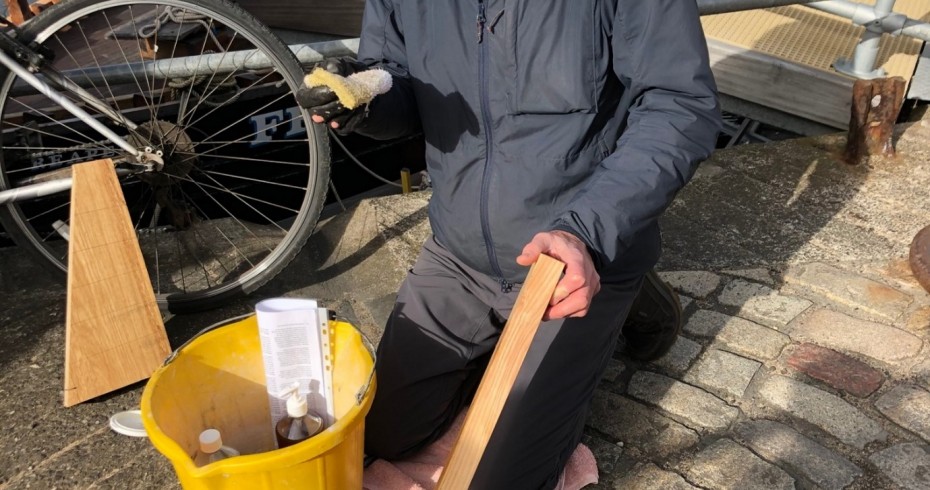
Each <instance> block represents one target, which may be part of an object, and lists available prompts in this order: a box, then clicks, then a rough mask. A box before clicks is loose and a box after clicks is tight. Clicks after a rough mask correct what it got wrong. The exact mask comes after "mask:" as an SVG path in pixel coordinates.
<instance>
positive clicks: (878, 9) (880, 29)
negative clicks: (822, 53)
mask: <svg viewBox="0 0 930 490" xmlns="http://www.w3.org/2000/svg"><path fill="white" fill-rule="evenodd" d="M697 4H698V10H699V11H700V13H701V15H711V14H720V13H726V12H737V11H740V10H752V9H759V8H771V7H782V6H786V5H796V4H803V5H804V6H806V7H810V8H813V9H817V10H820V11H822V12H827V13H830V14H833V15H837V16H840V17H844V18H846V19H849V20H851V21H852V23H853V24H856V25H859V26H863V27H865V32H864V33H863V34H862V37H861V38H860V39H859V43H858V44H857V45H856V49H855V51H854V52H853V56H852V58H850V59H840V60H837V61H836V62H835V63H834V65H833V66H834V68H835V69H836V70H837V71H838V72H840V73H844V74H846V75H850V76H853V77H856V78H878V77H882V76H884V75H885V72H884V71H883V70H882V69H880V68H878V69H876V68H875V63H876V60H877V58H878V51H879V47H880V46H879V45H880V43H881V38H882V34H891V35H905V36H910V37H915V38H917V39H921V40H923V41H928V42H930V24H928V23H926V22H922V21H919V20H916V19H911V18H908V17H907V16H906V15H904V14H901V13H897V12H895V11H894V4H895V0H875V1H874V3H873V4H871V5H870V4H864V3H856V2H852V1H850V0H814V1H796V0H697Z"/></svg>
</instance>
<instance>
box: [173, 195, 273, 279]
mask: <svg viewBox="0 0 930 490" xmlns="http://www.w3.org/2000/svg"><path fill="white" fill-rule="evenodd" d="M181 193H182V194H184V195H185V196H186V197H187V202H189V203H191V205H192V206H194V208H195V209H197V211H198V212H200V214H201V216H206V213H204V211H203V209H201V208H200V206H198V205H197V203H196V201H195V200H193V199H191V198H190V196H188V195H187V192H185V191H184V190H183V189H181ZM242 226H243V228H245V229H246V231H250V232H251V230H249V229H248V227H247V226H245V225H242ZM213 229H214V230H216V232H217V233H219V234H220V236H222V237H223V239H224V240H226V241H227V242H228V243H229V244H230V245H232V247H233V248H234V249H236V253H238V254H239V255H240V256H242V258H243V259H245V261H246V262H248V263H249V265H250V266H252V267H255V264H253V263H252V261H251V260H249V256H248V255H246V254H245V253H244V252H243V251H242V249H241V248H239V246H238V245H236V244H235V242H233V241H232V240H231V239H230V238H229V235H227V234H226V233H223V230H222V229H221V228H220V227H219V226H216V225H215V224H214V225H213ZM252 236H253V237H255V238H256V239H259V238H258V236H256V235H255V234H254V233H252ZM259 240H260V239H259ZM270 251H271V250H269V252H270ZM217 263H219V264H220V265H221V266H222V267H223V269H224V270H225V271H226V272H229V269H228V268H227V267H226V265H225V264H223V261H221V260H217Z"/></svg>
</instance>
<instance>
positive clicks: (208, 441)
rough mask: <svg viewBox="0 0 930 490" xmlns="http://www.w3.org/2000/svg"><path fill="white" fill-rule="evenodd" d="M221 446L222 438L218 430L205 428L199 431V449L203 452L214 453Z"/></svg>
mask: <svg viewBox="0 0 930 490" xmlns="http://www.w3.org/2000/svg"><path fill="white" fill-rule="evenodd" d="M221 447H223V438H222V437H220V431H218V430H216V429H207V430H205V431H203V432H201V433H200V450H201V451H203V452H205V453H215V452H217V451H219V450H220V448H221Z"/></svg>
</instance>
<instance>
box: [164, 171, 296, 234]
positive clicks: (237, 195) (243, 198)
mask: <svg viewBox="0 0 930 490" xmlns="http://www.w3.org/2000/svg"><path fill="white" fill-rule="evenodd" d="M205 175H206V174H205ZM206 177H207V178H209V179H210V180H212V181H214V182H216V184H217V185H215V186H214V185H210V184H207V183H204V182H197V181H196V180H194V179H192V178H190V177H178V179H179V180H183V181H185V182H191V183H193V184H195V185H197V186H203V187H206V188H208V189H215V190H218V191H222V192H225V193H226V194H228V195H230V196H233V197H235V198H236V199H238V200H239V201H240V202H241V203H242V204H245V205H246V206H248V207H249V209H251V210H252V211H255V213H256V214H258V215H259V216H261V217H262V218H264V219H265V220H266V221H268V223H271V224H273V225H274V226H275V227H276V228H278V229H279V230H281V231H283V232H285V233H286V232H287V230H285V229H284V228H281V226H279V225H278V224H277V223H276V222H275V221H274V220H273V219H271V218H269V217H268V216H266V215H265V214H264V213H262V212H261V211H259V210H258V209H256V208H255V206H252V205H251V204H249V203H248V201H246V199H248V200H249V201H254V202H257V203H261V204H265V205H267V206H271V207H275V208H279V209H284V210H287V211H290V212H292V213H297V211H298V210H296V209H291V208H289V207H287V206H282V205H280V204H275V203H273V202H268V201H265V200H264V199H259V198H257V197H252V196H248V195H245V194H240V193H238V192H233V191H232V190H230V189H228V188H226V187H223V186H222V184H220V183H219V182H218V181H217V180H216V179H214V178H213V177H210V176H209V175H206ZM224 210H225V208H224ZM227 212H228V211H227Z"/></svg>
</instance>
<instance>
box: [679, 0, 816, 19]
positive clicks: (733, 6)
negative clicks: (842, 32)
mask: <svg viewBox="0 0 930 490" xmlns="http://www.w3.org/2000/svg"><path fill="white" fill-rule="evenodd" d="M814 1H817V0H697V5H698V12H700V13H701V15H714V14H725V13H728V12H739V11H742V10H755V9H767V8H772V7H784V6H786V5H797V4H801V3H810V2H814Z"/></svg>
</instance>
